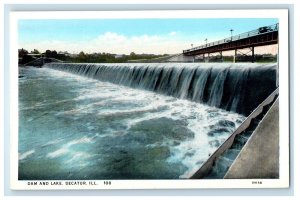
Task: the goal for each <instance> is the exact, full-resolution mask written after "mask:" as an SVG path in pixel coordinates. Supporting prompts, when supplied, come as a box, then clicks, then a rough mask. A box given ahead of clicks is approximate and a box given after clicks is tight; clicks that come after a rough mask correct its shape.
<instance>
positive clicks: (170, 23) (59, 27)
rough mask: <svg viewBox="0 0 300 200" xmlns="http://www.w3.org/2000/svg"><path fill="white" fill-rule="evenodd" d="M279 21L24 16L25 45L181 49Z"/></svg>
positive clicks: (111, 49) (21, 31)
mask: <svg viewBox="0 0 300 200" xmlns="http://www.w3.org/2000/svg"><path fill="white" fill-rule="evenodd" d="M276 23H278V19H271V18H264V19H259V18H244V19H242V18H235V19H232V18H228V19H226V18H216V19H199V18H198V19H197V18H191V19H72V20H67V19H61V20H60V19H55V20H38V19H35V20H19V22H18V39H19V41H18V44H19V48H24V49H27V50H29V51H31V50H33V49H38V50H39V51H40V52H44V51H45V50H47V49H49V50H56V51H68V52H69V53H79V52H80V51H83V52H85V53H94V52H98V53H99V52H101V53H102V52H106V53H114V54H130V53H131V52H135V53H151V54H175V53H181V52H182V50H183V49H188V48H191V46H193V47H196V46H199V45H202V44H205V43H206V42H205V39H206V38H207V42H208V43H209V42H213V41H216V40H220V39H223V38H226V37H230V35H231V32H230V29H233V35H237V34H240V33H244V32H247V31H251V30H254V29H257V28H259V27H262V26H268V25H272V24H276Z"/></svg>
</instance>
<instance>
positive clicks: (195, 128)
mask: <svg viewBox="0 0 300 200" xmlns="http://www.w3.org/2000/svg"><path fill="white" fill-rule="evenodd" d="M20 75H22V76H24V77H21V78H19V149H18V152H19V179H20V180H60V179H63V180H65V179H70V180H71V179H72V180H78V179H85V180H88V179H95V180H101V179H178V178H189V177H190V176H191V175H192V174H193V173H194V172H195V171H196V170H198V169H199V168H200V167H201V165H202V164H203V163H204V162H205V161H206V160H207V159H208V157H209V156H210V155H211V154H212V153H213V152H214V151H215V150H216V149H217V148H218V147H219V146H220V145H221V144H222V142H224V141H225V140H226V139H227V138H228V137H229V135H230V134H231V133H232V132H233V131H234V130H235V129H236V128H237V127H238V126H239V125H240V124H241V122H242V121H243V120H244V119H245V117H244V116H242V115H239V114H237V113H234V112H228V111H225V110H222V109H219V108H215V107H210V106H207V105H203V104H200V103H196V102H192V101H188V100H184V99H178V98H175V97H170V96H164V95H162V94H157V93H154V92H150V91H145V90H141V89H132V88H129V87H125V86H121V85H116V84H112V83H107V82H101V81H98V80H94V79H88V78H84V77H81V76H77V75H73V74H70V73H66V72H61V71H57V70H53V69H49V68H40V69H38V68H31V67H29V68H21V69H20Z"/></svg>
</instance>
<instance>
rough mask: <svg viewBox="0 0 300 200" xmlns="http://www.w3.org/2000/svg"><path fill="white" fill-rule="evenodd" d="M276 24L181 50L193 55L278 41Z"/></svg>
mask: <svg viewBox="0 0 300 200" xmlns="http://www.w3.org/2000/svg"><path fill="white" fill-rule="evenodd" d="M278 28H279V25H278V24H274V25H271V26H266V27H260V28H259V29H256V30H253V31H249V32H246V33H242V34H239V35H236V36H232V37H230V38H225V39H223V40H219V41H215V42H211V43H208V44H205V45H202V46H198V47H194V48H191V49H187V50H183V54H184V55H186V56H195V55H200V54H205V53H215V52H222V51H229V50H236V49H243V48H248V47H257V46H265V45H271V44H277V43H278Z"/></svg>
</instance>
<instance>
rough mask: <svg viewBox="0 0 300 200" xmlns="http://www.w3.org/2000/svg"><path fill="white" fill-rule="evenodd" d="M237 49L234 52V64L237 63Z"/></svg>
mask: <svg viewBox="0 0 300 200" xmlns="http://www.w3.org/2000/svg"><path fill="white" fill-rule="evenodd" d="M236 57H237V49H235V50H234V56H233V62H234V63H236V60H237V59H236Z"/></svg>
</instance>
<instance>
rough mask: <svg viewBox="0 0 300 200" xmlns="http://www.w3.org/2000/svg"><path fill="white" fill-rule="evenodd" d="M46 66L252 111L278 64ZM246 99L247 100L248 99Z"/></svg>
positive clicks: (268, 88)
mask: <svg viewBox="0 0 300 200" xmlns="http://www.w3.org/2000/svg"><path fill="white" fill-rule="evenodd" d="M45 67H47V68H52V69H57V70H61V71H66V72H71V73H74V74H78V75H82V76H87V77H90V78H94V79H98V80H100V81H107V82H111V83H114V84H119V85H125V86H129V87H132V88H139V89H144V90H150V91H153V92H158V93H160V94H165V95H170V96H173V97H177V98H181V99H190V100H192V101H196V102H199V103H205V104H208V105H210V106H213V107H218V108H222V109H225V110H228V111H232V112H237V113H240V114H243V115H248V114H250V112H251V111H253V110H254V109H255V108H256V107H257V106H258V104H259V103H260V102H262V101H263V100H264V99H265V98H266V97H267V96H268V95H269V94H271V92H273V91H274V90H275V89H276V69H277V66H276V65H275V64H271V65H270V64H267V65H262V64H249V63H247V64H174V63H167V64H165V63H164V64H68V63H65V64H61V63H50V64H47V65H45ZM245 99H246V100H245Z"/></svg>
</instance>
